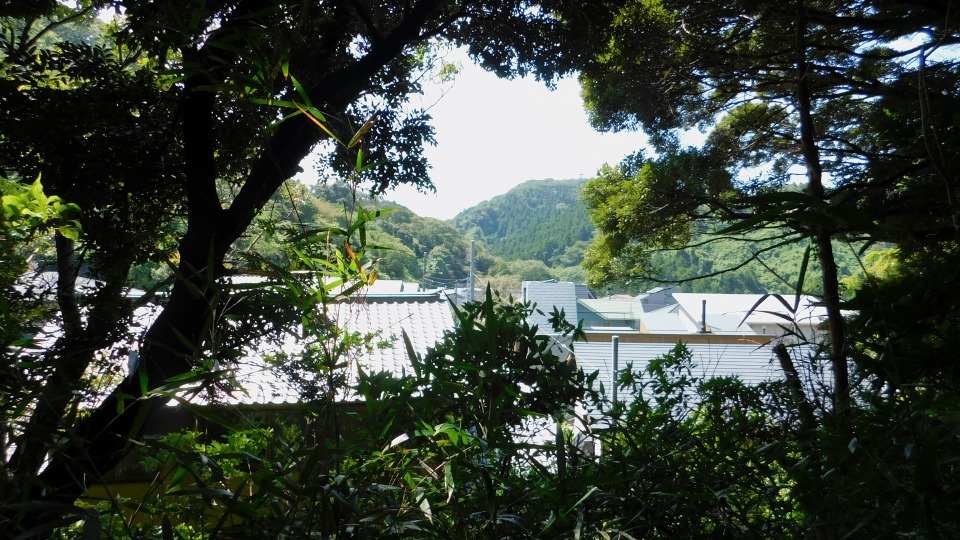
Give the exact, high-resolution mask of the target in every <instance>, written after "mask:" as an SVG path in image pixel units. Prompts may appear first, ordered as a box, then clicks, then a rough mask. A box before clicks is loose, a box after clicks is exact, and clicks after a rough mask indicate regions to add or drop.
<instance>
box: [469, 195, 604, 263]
mask: <svg viewBox="0 0 960 540" xmlns="http://www.w3.org/2000/svg"><path fill="white" fill-rule="evenodd" d="M584 183H585V180H579V179H574V180H552V179H551V180H531V181H527V182H524V183H523V184H520V185H519V186H517V187H515V188H513V189H511V190H510V191H508V192H507V193H505V194H503V195H498V196H496V197H494V198H492V199H490V200H488V201H483V202H481V203H480V204H478V205H476V206H474V207H473V208H468V209H467V210H464V211H463V212H461V213H460V214H458V215H457V216H456V217H454V218H453V224H454V225H455V226H456V227H457V229H459V230H460V231H461V232H462V233H463V234H464V236H466V237H467V238H471V239H474V240H478V241H480V242H483V243H485V244H486V245H487V247H488V249H489V250H490V253H492V254H494V255H498V256H500V257H503V258H504V259H506V260H517V259H536V260H540V261H543V262H544V263H545V264H547V265H548V266H550V267H563V266H574V265H579V264H580V262H582V260H583V248H584V247H585V246H586V243H587V242H589V241H590V239H591V238H593V230H594V228H593V223H591V222H590V215H589V214H588V213H587V209H586V207H585V206H584V205H583V204H582V203H581V202H580V188H581V187H582V186H583V184H584Z"/></svg>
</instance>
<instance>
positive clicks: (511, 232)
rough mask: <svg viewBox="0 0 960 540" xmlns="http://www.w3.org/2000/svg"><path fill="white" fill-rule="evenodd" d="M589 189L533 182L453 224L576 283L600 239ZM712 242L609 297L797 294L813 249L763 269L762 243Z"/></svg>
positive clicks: (854, 265) (854, 267) (849, 254)
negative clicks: (665, 292)
mask: <svg viewBox="0 0 960 540" xmlns="http://www.w3.org/2000/svg"><path fill="white" fill-rule="evenodd" d="M585 183H586V182H585V181H584V180H530V181H527V182H524V183H523V184H521V185H519V186H517V187H515V188H513V189H511V190H510V191H508V192H506V193H504V194H503V195H498V196H496V197H494V198H492V199H490V200H488V201H483V202H481V203H480V204H478V205H476V206H474V207H472V208H469V209H467V210H464V211H463V212H461V213H460V214H458V215H457V216H456V217H455V218H453V224H454V225H455V226H456V227H457V229H459V231H460V232H461V233H463V235H464V236H466V237H467V238H473V239H476V240H478V241H479V242H483V243H484V244H485V245H486V247H487V249H488V250H489V252H490V253H491V254H492V255H496V256H498V257H501V258H502V259H503V260H504V261H524V264H525V266H528V267H532V266H533V265H534V264H535V261H542V262H543V263H544V264H545V265H546V268H545V269H543V271H544V272H546V273H548V274H549V273H551V272H552V274H551V275H553V276H554V277H558V278H563V277H564V276H567V275H569V274H571V273H573V274H574V276H573V277H574V278H575V277H577V274H576V273H575V272H572V271H571V270H572V269H571V267H574V270H579V267H580V264H581V263H582V262H583V258H584V250H585V249H586V247H587V245H588V244H589V241H590V239H592V238H593V236H594V234H595V232H594V231H595V229H594V225H593V223H592V222H591V221H590V217H589V214H588V212H587V209H586V206H585V205H584V203H583V202H582V201H581V198H580V191H581V188H582V187H583V185H584V184H585ZM706 239H707V238H706V237H705V236H703V235H701V234H699V233H696V232H695V233H694V234H693V237H692V241H691V245H692V246H695V247H689V248H686V249H681V250H663V251H660V252H658V253H655V254H654V255H653V256H652V257H650V259H649V260H647V261H645V265H644V268H643V270H642V271H641V272H633V273H632V276H631V277H630V278H624V279H622V280H610V281H608V282H607V283H605V286H604V288H603V291H605V292H611V293H617V292H630V293H637V292H640V291H644V290H647V289H650V288H653V287H656V286H659V285H662V284H664V283H675V282H680V283H681V287H682V289H683V290H687V291H692V292H716V293H760V292H789V291H792V290H793V289H794V288H795V287H796V285H797V283H796V282H797V280H798V278H799V275H800V269H801V266H802V261H803V257H804V252H805V251H806V248H807V244H804V243H789V244H787V245H784V246H782V247H779V248H777V249H773V250H771V251H769V252H766V253H762V254H760V255H757V259H758V260H757V261H754V262H751V263H750V264H747V265H743V263H744V262H746V261H747V260H749V259H750V258H751V257H752V256H754V253H756V252H757V251H761V250H763V249H764V242H763V241H761V239H760V238H757V239H756V240H751V239H750V238H748V237H744V238H738V237H724V238H711V239H710V241H709V242H705V240H706ZM857 249H858V247H856V246H855V247H850V246H846V245H838V246H837V249H836V252H837V263H838V267H839V273H840V276H841V278H845V277H849V276H853V275H856V274H858V273H859V272H860V264H859V262H858V260H857V255H856V250H857ZM809 265H810V266H809V270H808V271H807V273H806V276H805V278H806V279H805V280H804V282H805V285H806V287H807V290H808V291H809V292H814V293H816V292H818V285H817V284H818V283H819V279H818V276H819V267H818V264H817V262H816V257H812V258H811V261H810V263H809ZM514 266H517V264H516V263H514ZM531 269H532V268H530V269H528V272H529V270H531ZM564 269H566V272H564ZM724 270H729V272H724ZM504 273H510V271H509V270H507V271H505V272H504ZM558 273H559V274H562V275H558ZM625 274H626V272H625ZM638 274H639V276H638ZM704 276H707V277H704ZM696 278H701V279H696ZM533 279H537V278H533Z"/></svg>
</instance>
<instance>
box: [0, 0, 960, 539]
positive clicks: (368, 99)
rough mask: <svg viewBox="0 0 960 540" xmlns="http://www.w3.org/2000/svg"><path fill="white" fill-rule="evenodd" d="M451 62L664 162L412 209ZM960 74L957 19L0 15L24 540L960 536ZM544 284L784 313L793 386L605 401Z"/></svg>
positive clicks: (922, 4)
mask: <svg viewBox="0 0 960 540" xmlns="http://www.w3.org/2000/svg"><path fill="white" fill-rule="evenodd" d="M446 47H462V48H464V49H465V50H466V51H467V53H468V55H469V56H470V58H471V59H472V60H473V61H475V62H476V63H477V64H478V65H480V66H482V67H483V68H484V69H486V70H488V71H490V72H492V73H495V74H496V75H498V76H500V77H503V78H512V77H520V76H531V77H535V78H536V79H537V80H539V81H540V82H542V83H544V84H546V85H548V86H549V85H551V84H553V83H554V82H556V81H557V80H558V79H559V78H560V77H563V76H575V77H577V79H578V81H579V83H580V85H581V89H582V97H583V100H584V106H585V109H586V111H587V113H588V115H589V118H590V122H591V124H592V125H593V126H594V127H595V128H596V129H598V130H607V131H618V130H637V131H642V132H643V133H645V134H646V135H647V138H648V139H649V141H650V146H649V147H648V148H644V149H639V148H638V149H637V151H636V153H634V154H632V155H630V156H628V157H627V158H625V159H624V160H623V161H622V162H620V163H611V164H607V165H606V166H604V167H603V168H602V169H601V170H600V171H598V172H597V175H596V176H595V177H594V178H590V179H586V180H585V181H584V180H540V181H536V182H528V183H525V184H523V185H521V186H518V187H517V188H515V189H514V190H512V191H511V192H509V193H507V194H504V195H502V196H500V197H496V198H494V199H492V200H490V201H486V202H484V203H481V204H478V205H477V206H476V207H474V208H471V209H469V210H467V211H465V212H463V213H462V214H461V215H459V216H457V217H456V218H455V219H454V220H452V221H451V222H450V223H446V222H441V221H438V220H433V219H429V218H422V217H419V216H416V215H415V214H413V213H412V212H410V211H409V210H407V209H405V208H400V207H397V206H396V205H393V204H391V203H389V202H386V201H388V200H389V194H390V192H391V190H392V189H394V188H396V187H398V186H413V187H415V188H417V189H419V190H421V191H430V190H431V189H432V188H433V185H432V183H431V181H430V177H429V163H427V161H426V159H425V157H424V155H423V152H422V150H423V148H424V146H425V145H429V144H431V143H432V142H433V137H434V131H433V128H432V127H431V117H430V114H429V110H424V109H422V108H418V107H417V106H416V105H415V103H417V100H415V99H412V98H414V97H417V96H419V95H421V94H422V92H423V83H424V81H426V80H429V79H431V78H444V77H449V76H451V75H452V74H454V73H455V71H456V69H455V68H453V67H452V66H449V65H446V64H445V62H444V60H443V56H442V54H441V52H442V51H443V50H444V48H446ZM958 47H960V10H957V9H956V6H955V5H953V3H952V2H949V1H948V2H930V1H924V0H903V1H897V2H888V1H883V2H881V1H874V0H791V1H789V2H786V3H785V2H783V1H777V2H774V1H770V0H731V1H728V2H697V1H688V0H599V1H598V0H589V1H587V0H562V1H559V0H542V1H538V2H528V1H521V0H511V1H502V0H498V1H496V2H494V1H489V0H449V1H444V2H439V1H436V0H411V1H409V2H400V3H398V2H365V1H329V2H328V1H324V2H319V1H309V0H296V1H292V0H136V1H132V0H109V1H107V0H79V1H76V2H69V3H67V2H59V1H57V0H39V1H36V2H9V1H7V2H3V1H0V189H2V220H0V290H2V294H0V339H2V343H0V354H2V361H0V531H2V532H0V535H2V536H5V537H10V538H15V539H17V540H20V539H23V540H27V539H33V538H56V539H67V538H84V539H87V538H90V539H98V538H120V539H126V538H130V539H133V538H137V539H139V538H157V539H163V540H168V539H190V540H201V539H202V540H207V539H248V538H249V539H259V538H291V539H299V538H336V539H347V538H351V539H353V538H356V539H361V538H444V539H446V538H471V539H472V538H489V539H505V538H572V539H580V538H603V539H618V540H630V539H635V538H756V539H768V538H783V539H792V538H815V539H828V540H835V539H837V540H838V539H853V538H871V539H872V538H931V539H934V538H956V537H960V513H958V512H957V508H958V504H957V501H958V500H960V499H958V494H960V414H958V411H960V368H958V367H960V346H958V345H960V344H958V339H960V337H958V336H960V287H957V283H958V281H960V279H958V278H960V275H958V272H960V265H958V264H957V263H958V252H960V244H958V242H960V208H958V203H957V197H958V181H960V135H958V129H960V127H958V126H960V121H958V118H960V116H958V114H960V113H958V111H960V54H957V52H958ZM691 131H697V132H699V133H700V134H701V135H702V137H701V139H702V141H703V142H702V143H701V144H697V145H688V144H686V143H685V142H684V141H686V140H687V138H686V137H685V135H686V134H688V133H690V132H691ZM315 153H316V154H318V155H320V156H321V157H320V162H321V167H322V170H323V172H324V175H325V177H326V178H329V179H330V180H329V181H328V182H326V183H321V184H316V185H305V184H300V183H297V182H295V181H293V180H292V179H293V178H294V177H296V176H297V174H298V173H300V172H301V167H302V163H303V162H304V161H305V159H306V158H307V157H308V156H310V155H311V154H315ZM471 240H474V241H476V250H477V256H476V258H475V263H476V269H477V272H478V274H479V276H480V278H479V279H478V280H477V282H478V284H479V285H480V288H481V290H482V292H481V294H479V295H478V299H477V300H476V301H473V302H465V303H462V304H460V305H449V309H450V314H451V316H452V318H453V320H454V323H455V324H454V325H453V327H452V328H450V329H449V330H447V331H446V332H445V333H444V335H443V337H442V339H440V340H439V341H438V342H437V343H436V344H434V345H433V346H431V347H429V348H427V349H426V350H424V351H418V350H416V349H415V347H414V346H413V344H412V340H411V338H410V336H409V335H401V336H399V337H397V338H395V342H396V343H398V344H399V343H402V344H403V348H404V350H405V352H406V354H405V356H404V359H403V361H404V362H406V363H405V364H404V369H403V370H402V371H399V372H398V373H396V374H391V373H381V372H368V370H367V369H365V367H364V365H363V363H362V362H361V361H355V359H358V358H360V359H362V358H364V357H365V355H368V354H370V353H371V352H372V351H373V350H375V349H376V348H378V347H382V346H384V345H387V344H388V343H387V341H388V340H387V338H385V337H384V336H383V335H381V334H380V333H379V332H373V333H370V334H366V335H363V334H358V333H356V332H352V331H350V330H349V328H345V327H344V326H343V325H342V324H341V321H339V320H338V317H337V313H338V311H337V310H338V308H339V307H343V306H346V305H348V303H350V302H355V301H364V300H365V299H364V298H363V296H362V295H358V294H357V293H359V292H360V291H362V290H363V289H364V287H365V286H367V285H370V284H372V283H375V282H376V280H378V279H385V278H392V279H404V280H411V281H418V282H422V283H424V284H425V285H428V286H441V287H451V286H461V283H465V281H464V280H465V278H466V277H467V273H468V272H469V266H468V262H469V259H470V257H469V252H470V241H471ZM550 278H553V279H560V280H570V281H577V282H580V281H583V280H586V281H587V282H589V283H590V284H591V286H592V287H594V289H595V290H597V291H598V292H600V293H601V294H602V293H605V292H611V293H612V292H628V293H636V292H639V291H643V290H645V289H648V288H650V287H653V286H657V285H661V284H664V283H676V282H679V283H680V284H681V286H682V287H684V288H686V289H687V290H694V291H717V292H748V291H753V292H775V293H778V294H777V295H776V298H775V299H777V300H779V301H781V303H782V304H783V305H784V307H785V309H786V311H785V312H784V313H783V314H782V315H783V317H782V320H783V323H782V328H781V330H782V331H783V333H784V337H785V339H784V340H783V341H781V342H776V343H775V342H771V343H770V347H768V349H769V352H770V360H769V367H772V368H776V369H777V370H778V371H777V373H778V375H777V376H773V377H770V378H769V379H768V380H764V381H762V382H753V383H748V382H745V381H744V380H742V379H741V378H740V377H739V376H738V375H737V374H728V375H722V376H717V375H711V374H708V373H705V372H704V371H703V370H700V369H698V365H697V363H698V359H697V357H696V356H695V355H694V354H693V352H692V350H691V347H692V345H691V344H687V343H684V342H683V340H680V341H679V342H678V343H676V344H675V346H674V347H673V348H672V350H671V351H670V352H668V353H665V354H661V355H659V356H657V357H655V358H650V359H648V360H646V363H645V364H644V365H625V366H621V367H620V368H618V369H617V370H616V372H615V376H614V377H612V378H610V379H609V380H606V381H601V380H599V379H598V377H599V372H597V371H595V372H592V373H591V372H585V371H584V370H583V368H582V364H578V362H577V350H576V347H577V346H578V345H577V344H578V343H580V344H581V346H582V340H583V339H585V338H586V337H587V336H586V335H585V334H584V333H583V332H582V330H581V328H580V327H579V326H578V325H576V324H572V323H571V322H569V321H567V319H566V318H565V315H564V314H563V313H561V312H560V311H558V310H556V309H554V310H550V309H549V308H548V307H547V306H539V307H535V306H531V305H529V304H525V303H523V302H520V301H517V300H516V298H515V296H516V293H517V292H518V287H519V283H520V281H521V280H532V279H550ZM511 295H513V296H514V298H511V297H510V296H511ZM803 295H814V297H815V298H816V302H817V307H818V309H820V310H822V312H823V314H824V316H823V320H822V323H821V326H822V328H821V329H820V330H821V331H819V332H818V335H819V336H822V338H817V339H819V341H814V340H813V339H812V338H807V337H806V336H804V335H802V334H801V333H800V332H799V331H798V328H799V324H798V323H797V322H796V321H793V320H792V318H791V315H793V316H796V314H797V313H798V309H799V303H798V302H799V301H800V299H801V298H802V297H803ZM444 307H447V305H446V304H444ZM538 309H539V310H540V311H542V312H543V315H546V317H547V320H548V321H549V322H548V324H549V326H550V327H552V328H549V329H547V328H541V327H539V326H536V325H532V324H531V323H530V322H529V321H530V320H531V316H532V315H534V314H535V313H536V310H538ZM538 315H539V314H538ZM547 334H549V335H547ZM699 337H704V338H705V339H712V336H699ZM391 339H393V338H391ZM578 340H579V341H578ZM291 341H294V342H295V343H296V347H295V348H290V349H289V350H287V349H283V348H284V347H286V345H287V344H288V343H290V342H291ZM671 345H672V344H671ZM269 347H280V348H282V349H283V350H281V352H278V353H268V352H265V351H267V350H269ZM274 350H275V349H274ZM246 361H252V362H254V363H256V365H257V366H260V368H261V372H262V373H270V374H277V375H276V377H274V378H276V379H278V380H279V379H283V380H285V381H287V382H289V383H290V384H292V385H293V388H294V389H295V398H293V399H290V400H273V399H268V398H263V399H260V400H259V401H253V402H251V403H249V404H240V403H239V402H238V401H237V400H236V399H234V398H236V397H237V396H247V397H250V395H251V392H249V390H248V388H247V387H246V386H245V381H244V380H241V378H239V377H238V373H240V369H239V367H240V364H241V362H246ZM271 376H273V375H271ZM175 421H176V422H179V424H177V423H176V422H175ZM121 487H122V488H121Z"/></svg>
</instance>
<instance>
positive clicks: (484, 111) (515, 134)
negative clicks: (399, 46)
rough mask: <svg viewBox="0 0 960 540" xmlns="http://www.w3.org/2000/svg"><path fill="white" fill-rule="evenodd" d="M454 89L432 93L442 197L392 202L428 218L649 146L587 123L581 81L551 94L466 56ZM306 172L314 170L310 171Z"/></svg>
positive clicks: (435, 164)
mask: <svg viewBox="0 0 960 540" xmlns="http://www.w3.org/2000/svg"><path fill="white" fill-rule="evenodd" d="M451 59H452V60H453V61H459V62H460V65H461V71H460V73H459V74H458V75H457V76H456V81H455V82H454V83H453V85H452V86H448V87H446V91H445V93H444V94H443V95H442V97H440V96H439V91H438V90H436V89H435V90H434V91H428V93H427V95H426V96H425V98H424V100H425V101H424V104H423V106H424V107H430V109H429V113H430V115H431V116H432V117H433V121H432V124H433V126H434V128H435V129H436V140H437V145H436V146H434V147H429V146H428V147H427V149H426V152H425V154H426V156H427V159H428V160H429V162H430V164H431V166H432V168H431V170H430V177H431V179H432V180H433V183H434V185H435V186H436V188H437V191H436V193H435V194H429V193H428V194H424V193H418V192H417V191H416V190H415V189H412V188H406V187H404V188H400V189H397V190H395V191H392V192H389V193H387V194H386V195H385V198H386V199H389V200H394V201H396V202H398V203H400V204H402V205H404V206H406V207H408V208H410V209H411V210H413V211H414V212H416V213H417V214H418V215H421V216H429V217H435V218H440V219H449V218H452V217H453V216H455V215H456V214H457V213H459V212H460V211H462V210H464V209H466V208H469V207H471V206H474V205H476V204H477V203H479V202H481V201H483V200H486V199H490V198H491V197H494V196H496V195H500V194H502V193H505V192H507V191H508V190H509V189H510V188H512V187H514V186H516V185H518V184H520V183H522V182H524V181H526V180H541V179H545V178H554V179H557V180H559V179H565V178H579V177H581V176H582V177H584V178H591V177H593V176H594V175H595V174H596V172H597V170H598V169H599V168H600V167H601V165H603V164H604V163H610V164H616V163H619V162H620V160H621V159H622V158H623V157H624V156H626V155H628V154H630V153H632V152H635V151H636V150H638V149H640V148H641V147H642V146H643V145H644V142H645V137H644V136H643V135H642V134H640V133H598V132H596V131H595V130H594V129H593V128H591V127H590V125H589V124H588V122H587V114H586V112H585V111H584V108H583V103H582V101H581V99H580V86H579V84H578V83H577V81H576V80H575V79H572V78H571V79H565V80H562V81H560V82H559V83H558V85H557V88H556V90H554V91H550V90H548V89H547V88H546V87H545V86H544V85H543V84H542V83H539V82H537V81H535V80H533V79H532V78H527V79H514V80H501V79H498V78H497V77H496V76H495V75H493V74H490V73H487V72H485V71H483V70H482V69H481V68H479V67H477V66H475V65H473V64H472V63H470V61H469V60H468V59H466V56H465V55H463V54H462V53H458V52H454V53H452V54H451V56H449V57H448V60H451ZM304 166H305V168H309V165H307V164H306V163H305V164H304Z"/></svg>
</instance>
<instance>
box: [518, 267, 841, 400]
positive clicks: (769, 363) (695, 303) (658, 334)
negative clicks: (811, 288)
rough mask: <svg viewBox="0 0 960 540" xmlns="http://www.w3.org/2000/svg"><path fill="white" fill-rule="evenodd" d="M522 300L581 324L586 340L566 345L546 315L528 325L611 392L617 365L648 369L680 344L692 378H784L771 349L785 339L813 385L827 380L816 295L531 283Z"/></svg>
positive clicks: (822, 317)
mask: <svg viewBox="0 0 960 540" xmlns="http://www.w3.org/2000/svg"><path fill="white" fill-rule="evenodd" d="M522 287H523V300H524V301H526V302H532V303H534V304H536V305H537V306H538V309H539V310H540V311H542V312H544V313H549V312H550V311H551V310H552V308H553V307H556V308H558V309H562V310H563V313H564V316H565V318H566V320H567V321H568V322H569V323H571V324H577V323H582V325H583V331H584V334H585V339H583V340H581V341H578V342H576V343H570V342H569V341H567V342H561V341H560V338H559V336H556V335H555V333H554V332H553V331H552V330H551V329H550V325H549V324H548V323H547V320H546V316H545V315H541V314H537V315H535V317H533V318H532V320H531V322H534V323H536V324H538V325H539V328H540V331H541V333H542V334H544V335H547V336H550V337H553V338H555V339H557V340H558V342H557V345H556V346H557V347H558V348H560V349H564V348H572V349H573V351H574V353H575V356H576V360H577V364H578V365H579V366H580V367H581V369H583V371H584V372H585V373H592V372H595V371H596V372H598V377H597V382H598V384H603V385H604V388H605V389H606V390H607V391H610V389H611V388H612V387H613V381H614V380H615V378H616V374H617V373H619V372H620V370H622V369H625V367H626V366H627V365H628V364H630V365H632V366H633V367H634V369H643V368H644V367H645V366H646V365H647V363H649V362H650V360H653V359H654V358H657V357H659V356H662V355H664V354H666V353H668V352H669V351H670V350H672V348H673V346H674V345H676V344H677V343H678V342H683V343H684V344H685V345H687V347H688V349H689V350H690V351H691V353H692V354H693V362H694V373H693V374H694V375H700V376H703V377H711V376H732V375H735V376H738V377H739V378H740V379H741V380H743V381H744V382H747V383H758V382H762V381H766V380H775V379H779V378H781V377H782V371H781V367H780V364H779V361H778V359H777V358H776V356H775V353H774V346H775V345H777V344H780V343H782V344H784V345H785V346H787V350H788V352H789V353H790V355H791V357H792V360H793V362H794V364H795V365H796V367H797V368H798V369H800V371H801V374H802V375H803V376H804V377H805V378H806V382H807V383H809V384H813V383H814V382H815V381H818V380H822V377H823V375H824V374H823V373H822V372H820V369H821V368H819V367H817V366H818V363H817V362H815V361H814V360H815V357H816V356H817V354H818V346H817V344H818V343H820V342H822V338H823V337H824V336H823V333H822V332H823V331H822V329H821V323H822V322H823V321H824V320H825V318H826V311H825V309H824V308H823V307H822V306H820V305H819V304H818V303H817V300H816V299H815V298H814V297H811V296H806V295H804V296H801V297H799V298H795V297H792V296H791V297H781V296H778V295H761V294H701V293H681V292H680V289H679V287H659V288H656V289H652V290H650V291H647V292H645V293H642V294H639V295H636V296H631V295H613V296H608V297H605V298H597V297H595V295H594V294H593V293H592V292H590V291H589V289H587V288H586V287H585V286H583V285H575V284H573V283H570V282H557V281H527V282H524V283H523V285H522Z"/></svg>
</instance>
